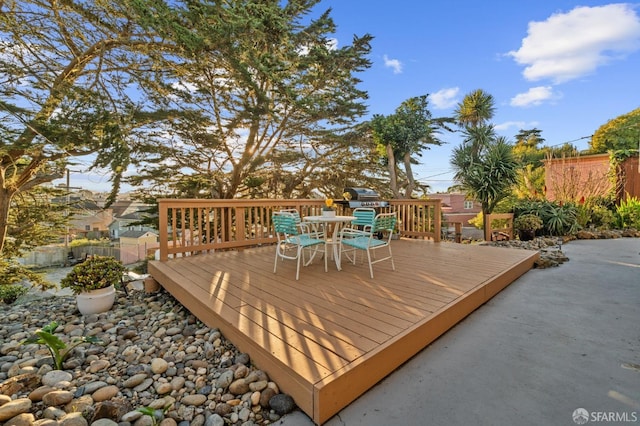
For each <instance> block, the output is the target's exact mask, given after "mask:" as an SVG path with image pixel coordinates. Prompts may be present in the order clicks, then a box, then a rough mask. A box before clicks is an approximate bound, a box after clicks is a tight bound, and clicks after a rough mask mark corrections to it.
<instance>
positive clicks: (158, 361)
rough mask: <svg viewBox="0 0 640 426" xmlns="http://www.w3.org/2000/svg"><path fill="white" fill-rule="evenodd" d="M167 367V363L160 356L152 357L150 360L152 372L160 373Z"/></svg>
mask: <svg viewBox="0 0 640 426" xmlns="http://www.w3.org/2000/svg"><path fill="white" fill-rule="evenodd" d="M167 368H169V363H168V362H167V361H165V360H164V359H162V358H154V359H153V360H152V361H151V371H153V374H162V373H164V372H165V371H167Z"/></svg>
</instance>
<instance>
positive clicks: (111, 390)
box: [91, 385, 120, 402]
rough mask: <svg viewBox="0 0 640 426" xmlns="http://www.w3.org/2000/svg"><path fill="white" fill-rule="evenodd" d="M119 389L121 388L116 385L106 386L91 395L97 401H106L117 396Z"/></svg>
mask: <svg viewBox="0 0 640 426" xmlns="http://www.w3.org/2000/svg"><path fill="white" fill-rule="evenodd" d="M119 391H120V389H118V387H117V386H115V385H111V386H105V387H103V388H100V389H98V390H97V391H95V392H94V393H93V394H91V397H92V398H93V400H94V401H95V402H101V401H106V400H108V399H111V398H113V397H114V396H116V395H117V394H118V392H119Z"/></svg>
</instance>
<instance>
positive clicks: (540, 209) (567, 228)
mask: <svg viewBox="0 0 640 426" xmlns="http://www.w3.org/2000/svg"><path fill="white" fill-rule="evenodd" d="M514 213H515V216H516V217H518V216H520V215H523V214H528V213H531V214H535V215H536V216H538V217H539V218H540V219H542V222H543V229H544V230H545V231H546V232H548V233H549V234H550V235H569V234H573V233H575V232H576V231H578V229H579V228H580V226H579V224H578V209H577V207H576V205H575V204H573V203H556V202H552V201H546V200H545V201H525V202H522V203H520V204H518V205H517V206H515V207H514Z"/></svg>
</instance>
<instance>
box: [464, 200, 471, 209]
mask: <svg viewBox="0 0 640 426" xmlns="http://www.w3.org/2000/svg"><path fill="white" fill-rule="evenodd" d="M464 208H465V210H469V209H472V208H473V201H469V200H465V201H464Z"/></svg>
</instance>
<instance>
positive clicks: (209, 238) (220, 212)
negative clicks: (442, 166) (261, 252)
mask: <svg viewBox="0 0 640 426" xmlns="http://www.w3.org/2000/svg"><path fill="white" fill-rule="evenodd" d="M389 204H390V205H389V207H385V208H382V209H380V211H381V212H387V211H388V212H394V211H395V212H398V219H399V220H398V231H399V233H400V236H403V237H410V238H431V239H433V240H434V241H436V242H437V241H440V226H441V225H440V215H441V208H440V200H390V201H389ZM323 205H324V200H322V199H305V200H271V199H234V200H205V199H169V198H167V199H161V200H158V208H159V232H160V260H167V259H169V258H170V257H177V256H178V255H182V254H189V255H194V254H198V253H206V252H209V251H212V250H221V249H234V248H235V249H238V248H242V247H251V246H257V245H261V244H272V243H274V242H275V241H276V238H275V234H274V233H273V225H272V223H271V214H272V213H273V212H274V211H277V210H281V209H286V208H295V209H298V211H299V212H300V214H301V215H302V216H303V217H304V216H309V215H319V214H321V210H322V206H323ZM336 207H337V209H338V211H337V213H338V214H349V212H350V211H351V210H350V209H349V208H348V207H347V206H345V205H342V204H338V205H337V206H336Z"/></svg>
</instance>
